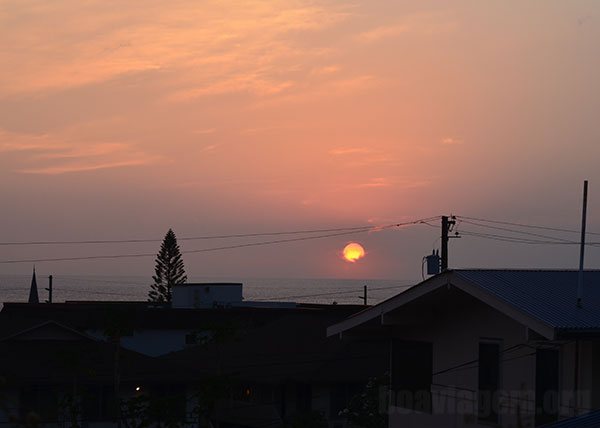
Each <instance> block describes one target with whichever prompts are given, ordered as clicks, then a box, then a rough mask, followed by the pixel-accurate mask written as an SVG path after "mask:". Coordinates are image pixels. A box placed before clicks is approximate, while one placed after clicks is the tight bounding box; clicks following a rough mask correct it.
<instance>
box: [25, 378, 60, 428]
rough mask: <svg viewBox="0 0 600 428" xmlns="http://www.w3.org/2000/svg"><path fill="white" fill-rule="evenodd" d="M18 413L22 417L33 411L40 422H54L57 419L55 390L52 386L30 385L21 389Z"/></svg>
mask: <svg viewBox="0 0 600 428" xmlns="http://www.w3.org/2000/svg"><path fill="white" fill-rule="evenodd" d="M19 402H20V414H21V417H22V418H27V415H28V414H30V413H34V414H36V415H38V416H39V417H40V419H41V421H42V423H56V422H57V420H58V404H59V402H58V398H57V390H56V389H55V388H53V387H32V388H27V389H24V390H22V391H21V394H20V400H19Z"/></svg>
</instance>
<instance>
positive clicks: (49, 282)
mask: <svg viewBox="0 0 600 428" xmlns="http://www.w3.org/2000/svg"><path fill="white" fill-rule="evenodd" d="M46 291H48V300H46V303H52V275H50V276H49V277H48V288H46Z"/></svg>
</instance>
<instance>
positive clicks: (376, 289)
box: [259, 284, 413, 301]
mask: <svg viewBox="0 0 600 428" xmlns="http://www.w3.org/2000/svg"><path fill="white" fill-rule="evenodd" d="M412 286H413V284H411V285H394V286H392V287H379V288H369V291H378V290H391V289H399V288H410V287H412ZM359 292H360V291H357V290H345V291H333V292H329V293H319V294H305V295H302V296H280V297H269V298H267V299H261V300H259V301H271V300H279V299H302V298H307V297H321V296H334V295H336V296H337V295H339V294H351V293H359Z"/></svg>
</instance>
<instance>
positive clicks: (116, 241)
mask: <svg viewBox="0 0 600 428" xmlns="http://www.w3.org/2000/svg"><path fill="white" fill-rule="evenodd" d="M436 218H438V217H429V218H425V219H422V221H429V220H434V219H436ZM400 225H402V224H398V226H400ZM374 227H375V226H356V227H337V228H328V229H305V230H290V231H276V232H252V233H235V234H229V235H204V236H187V237H186V236H184V237H182V238H177V240H178V241H198V240H211V239H231V238H255V237H260V236H281V235H304V234H309V233H325V232H327V233H328V232H352V231H357V232H360V231H366V230H372V229H373V228H374ZM147 242H162V239H156V238H144V239H108V240H104V239H92V240H83V241H12V242H0V246H24V245H85V244H139V243H147Z"/></svg>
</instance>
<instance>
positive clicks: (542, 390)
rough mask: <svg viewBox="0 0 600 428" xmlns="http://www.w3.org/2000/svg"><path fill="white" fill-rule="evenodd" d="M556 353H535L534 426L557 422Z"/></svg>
mask: <svg viewBox="0 0 600 428" xmlns="http://www.w3.org/2000/svg"><path fill="white" fill-rule="evenodd" d="M558 372H559V366H558V351H557V350H556V349H538V350H537V351H536V352H535V425H536V426H538V425H545V424H548V423H550V422H555V421H556V420H558Z"/></svg>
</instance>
